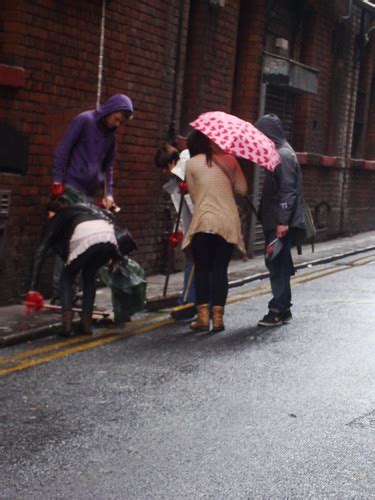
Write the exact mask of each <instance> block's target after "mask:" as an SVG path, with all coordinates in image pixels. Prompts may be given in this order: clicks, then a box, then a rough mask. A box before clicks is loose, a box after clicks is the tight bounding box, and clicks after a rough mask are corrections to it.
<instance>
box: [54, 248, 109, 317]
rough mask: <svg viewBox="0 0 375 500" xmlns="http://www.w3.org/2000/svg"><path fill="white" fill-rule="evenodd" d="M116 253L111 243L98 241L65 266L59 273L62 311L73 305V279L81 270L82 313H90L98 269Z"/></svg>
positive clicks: (92, 306) (69, 308) (68, 309)
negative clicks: (60, 273)
mask: <svg viewBox="0 0 375 500" xmlns="http://www.w3.org/2000/svg"><path fill="white" fill-rule="evenodd" d="M116 255H117V251H116V247H115V245H113V244H112V243H98V244H96V245H93V246H92V247H90V248H88V249H87V250H86V251H85V252H84V253H83V254H81V255H79V256H78V257H77V258H76V259H74V260H73V262H72V263H71V264H69V265H68V266H65V267H64V269H63V272H62V275H61V305H62V310H63V311H70V310H71V309H72V307H73V285H74V279H75V277H76V276H77V274H78V273H79V271H82V286H83V295H82V313H83V314H85V315H90V314H92V311H93V308H94V301H95V294H96V275H97V273H98V271H99V269H100V268H101V267H102V266H104V265H105V264H107V262H109V261H110V260H111V259H113V258H114V257H115V256H116Z"/></svg>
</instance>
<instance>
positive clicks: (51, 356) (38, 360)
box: [0, 319, 174, 375]
mask: <svg viewBox="0 0 375 500" xmlns="http://www.w3.org/2000/svg"><path fill="white" fill-rule="evenodd" d="M172 323H174V320H173V319H166V320H164V321H159V322H157V323H153V324H151V325H146V326H144V327H142V328H139V329H137V330H134V331H131V332H125V333H118V334H116V335H111V336H109V337H104V338H100V339H97V340H91V342H87V343H85V344H81V345H78V346H75V347H71V348H69V349H64V350H62V351H59V352H55V353H52V354H48V355H46V356H41V357H40V358H36V359H30V360H28V361H23V362H21V363H18V364H16V365H14V366H11V367H9V368H2V369H0V375H8V374H9V373H12V372H15V371H20V370H24V369H26V368H30V367H32V366H37V365H40V364H42V363H48V362H49V361H52V360H54V359H59V358H63V357H65V356H69V355H70V354H74V353H76V352H80V351H86V350H88V349H92V348H94V347H100V346H104V345H106V344H109V343H111V342H114V341H116V340H119V339H122V338H126V337H132V336H135V335H139V334H141V333H144V332H146V331H148V330H152V329H154V328H160V327H161V326H165V325H168V324H172Z"/></svg>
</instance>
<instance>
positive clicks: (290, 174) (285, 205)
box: [275, 157, 298, 225]
mask: <svg viewBox="0 0 375 500" xmlns="http://www.w3.org/2000/svg"><path fill="white" fill-rule="evenodd" d="M297 168H298V167H297V165H296V163H295V160H294V159H293V158H292V157H286V158H283V161H282V163H281V164H280V165H278V166H277V167H276V170H275V175H276V180H277V183H278V205H277V209H276V219H277V224H280V225H289V223H290V221H291V219H292V216H293V213H294V210H295V207H296V202H297V196H298V182H297V180H298V179H297V173H298V172H297Z"/></svg>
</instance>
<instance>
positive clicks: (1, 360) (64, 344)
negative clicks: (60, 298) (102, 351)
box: [0, 313, 165, 366]
mask: <svg viewBox="0 0 375 500" xmlns="http://www.w3.org/2000/svg"><path fill="white" fill-rule="evenodd" d="M164 316H165V314H160V313H159V314H157V315H156V314H152V315H151V317H150V316H148V317H147V319H145V318H140V319H137V320H134V321H132V322H131V323H130V325H129V326H130V331H133V326H135V325H136V324H139V323H145V322H147V324H150V321H152V320H154V319H159V320H160V319H161V318H162V317H164ZM127 330H128V329H127ZM118 331H119V329H118V328H116V327H113V328H106V329H103V330H101V332H100V334H97V335H95V337H91V336H87V335H80V336H79V337H74V338H71V339H67V340H61V341H57V342H54V343H53V344H49V345H47V346H43V347H35V348H33V349H30V350H28V351H25V352H21V353H19V354H14V355H12V356H8V357H4V358H0V366H1V365H6V364H9V363H10V362H13V361H17V360H19V359H24V358H31V357H32V356H36V355H38V354H43V353H45V352H49V351H54V350H57V349H59V348H60V347H67V346H70V345H74V344H79V343H84V342H90V341H91V340H92V339H93V338H95V339H96V340H98V339H99V338H102V337H106V336H108V334H112V333H118Z"/></svg>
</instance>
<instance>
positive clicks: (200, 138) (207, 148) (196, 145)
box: [187, 130, 213, 167]
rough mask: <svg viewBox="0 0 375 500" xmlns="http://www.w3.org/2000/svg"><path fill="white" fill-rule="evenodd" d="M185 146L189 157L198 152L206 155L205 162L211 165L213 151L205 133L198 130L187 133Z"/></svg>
mask: <svg viewBox="0 0 375 500" xmlns="http://www.w3.org/2000/svg"><path fill="white" fill-rule="evenodd" d="M187 147H188V149H189V152H190V156H191V157H193V156H196V155H199V154H204V155H206V160H207V164H208V166H209V167H211V164H212V155H213V151H212V146H211V141H210V139H209V138H208V137H207V136H206V135H204V134H203V133H202V132H200V131H199V130H193V131H192V132H190V134H189V135H188V138H187Z"/></svg>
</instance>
